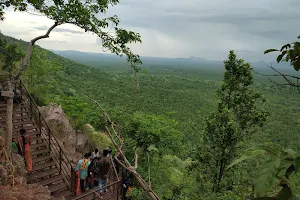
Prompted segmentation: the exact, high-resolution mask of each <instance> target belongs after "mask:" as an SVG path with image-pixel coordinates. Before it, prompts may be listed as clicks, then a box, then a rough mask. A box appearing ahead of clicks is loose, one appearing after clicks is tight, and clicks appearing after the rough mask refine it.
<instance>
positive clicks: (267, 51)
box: [264, 49, 279, 54]
mask: <svg viewBox="0 0 300 200" xmlns="http://www.w3.org/2000/svg"><path fill="white" fill-rule="evenodd" d="M273 51H279V50H278V49H268V50H266V51H265V52H264V54H267V53H270V52H273Z"/></svg>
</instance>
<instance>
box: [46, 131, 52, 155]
mask: <svg viewBox="0 0 300 200" xmlns="http://www.w3.org/2000/svg"><path fill="white" fill-rule="evenodd" d="M47 131H48V148H49V152H50V151H51V147H50V145H51V135H50V129H49V127H48V130H47Z"/></svg>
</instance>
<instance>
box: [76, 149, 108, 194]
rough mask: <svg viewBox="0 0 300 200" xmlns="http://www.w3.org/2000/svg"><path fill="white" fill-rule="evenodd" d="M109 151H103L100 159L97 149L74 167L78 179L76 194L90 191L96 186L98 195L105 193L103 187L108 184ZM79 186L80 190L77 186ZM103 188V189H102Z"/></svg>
mask: <svg viewBox="0 0 300 200" xmlns="http://www.w3.org/2000/svg"><path fill="white" fill-rule="evenodd" d="M110 153H111V150H110V149H105V150H103V153H102V155H103V156H102V158H100V154H99V151H98V149H96V150H95V151H94V152H93V153H87V154H85V155H84V156H83V158H82V159H80V160H79V161H78V164H77V166H76V169H75V171H76V174H77V175H78V177H79V183H78V178H77V183H76V186H77V187H76V194H77V195H78V194H80V193H81V192H85V191H86V189H92V188H93V187H94V186H98V192H99V193H100V194H102V193H103V190H104V192H106V191H107V189H106V188H105V186H107V184H108V174H109V170H110V167H111V163H110V160H109V159H110V158H109V156H110ZM79 185H80V190H79V187H78V186H79ZM103 188H104V189H103Z"/></svg>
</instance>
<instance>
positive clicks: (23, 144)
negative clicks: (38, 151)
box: [18, 128, 32, 173]
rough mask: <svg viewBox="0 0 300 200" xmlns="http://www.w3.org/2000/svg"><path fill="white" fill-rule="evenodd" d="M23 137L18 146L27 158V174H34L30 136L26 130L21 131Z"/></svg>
mask: <svg viewBox="0 0 300 200" xmlns="http://www.w3.org/2000/svg"><path fill="white" fill-rule="evenodd" d="M20 134H21V136H20V137H19V138H18V144H19V148H20V154H21V156H23V157H24V158H25V163H26V168H27V172H28V173H31V172H32V159H31V154H30V145H31V142H30V135H29V134H26V130H25V129H23V128H22V129H20Z"/></svg>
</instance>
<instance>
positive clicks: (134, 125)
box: [126, 112, 182, 151]
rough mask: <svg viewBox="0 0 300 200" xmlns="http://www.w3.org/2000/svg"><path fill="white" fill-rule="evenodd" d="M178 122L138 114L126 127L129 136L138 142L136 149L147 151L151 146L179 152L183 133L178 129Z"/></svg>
mask: <svg viewBox="0 0 300 200" xmlns="http://www.w3.org/2000/svg"><path fill="white" fill-rule="evenodd" d="M176 125H177V122H176V121H175V120H171V119H168V118H166V117H165V116H163V115H150V114H145V113H141V112H136V113H134V114H133V115H132V117H131V120H130V122H129V124H128V125H127V127H126V133H127V135H128V136H129V137H130V138H132V139H134V140H135V141H136V147H140V148H141V149H142V150H147V149H148V148H149V147H150V146H151V145H153V146H155V147H157V148H159V149H165V150H166V149H173V150H174V151H176V150H178V148H179V147H180V145H181V140H182V133H181V132H180V131H178V130H177V128H176Z"/></svg>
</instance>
